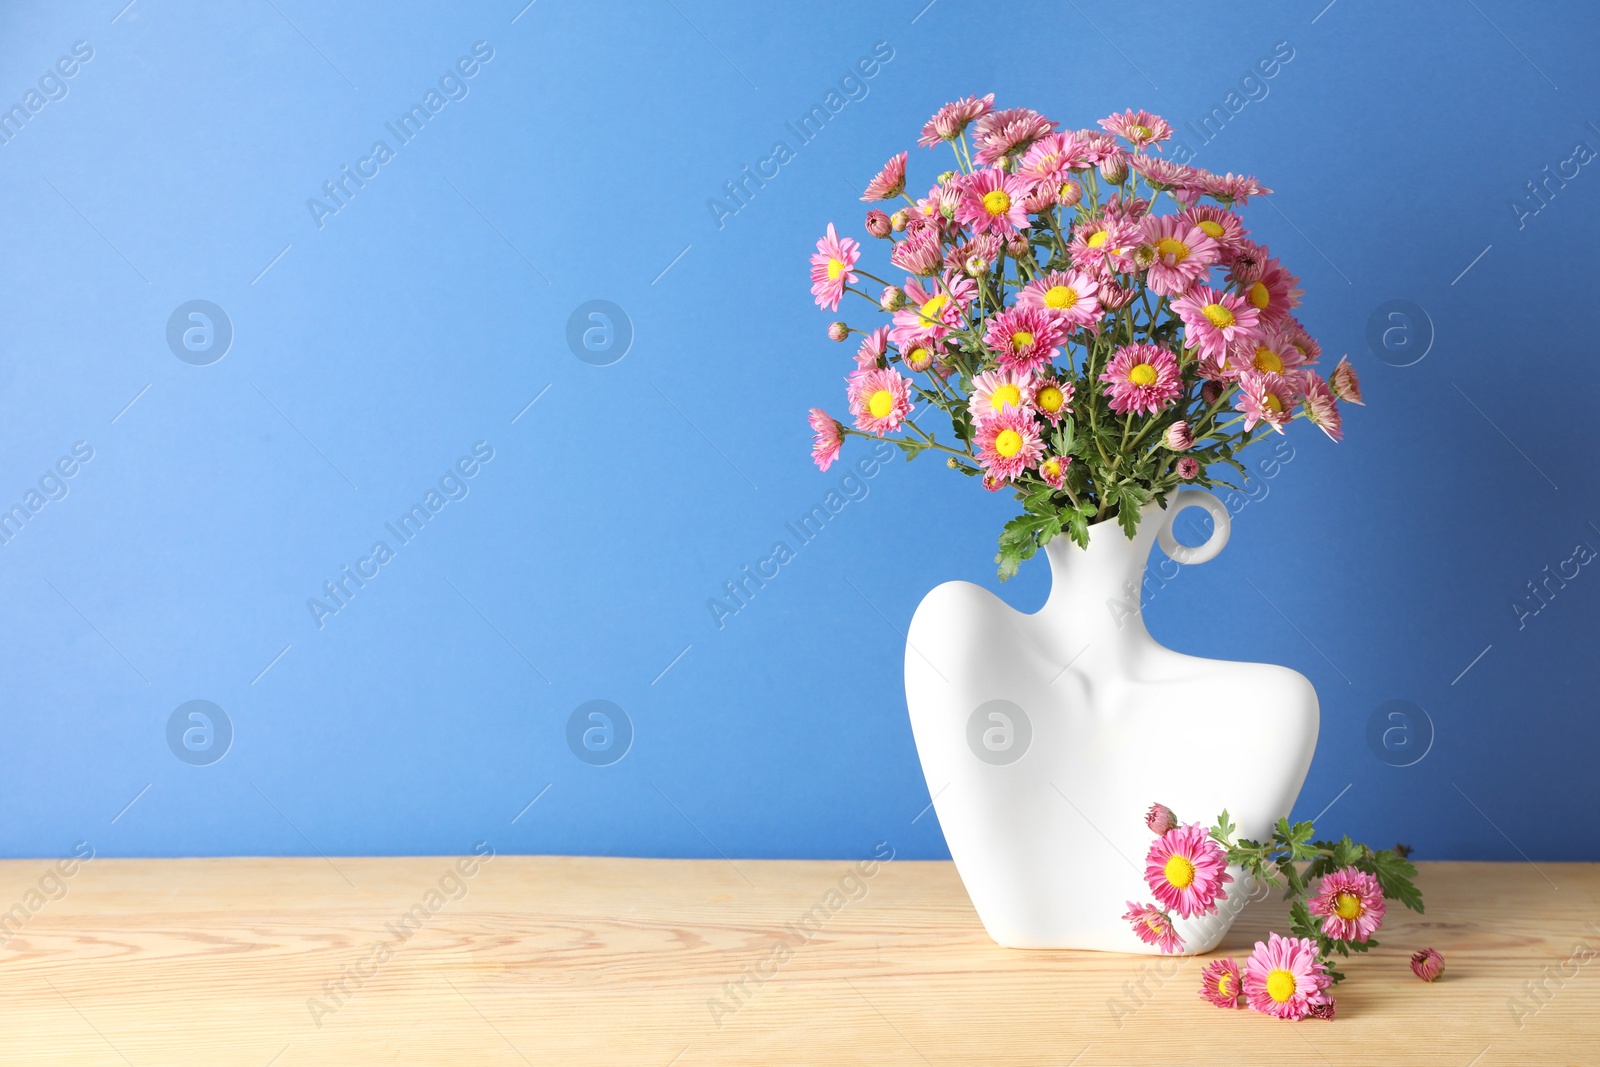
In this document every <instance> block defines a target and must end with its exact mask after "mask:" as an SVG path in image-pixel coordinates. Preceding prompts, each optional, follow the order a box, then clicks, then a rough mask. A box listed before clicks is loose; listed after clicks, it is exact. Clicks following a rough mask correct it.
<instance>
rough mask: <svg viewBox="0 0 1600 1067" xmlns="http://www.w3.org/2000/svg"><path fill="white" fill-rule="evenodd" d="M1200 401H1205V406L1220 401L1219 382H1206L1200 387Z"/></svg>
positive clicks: (1220, 386) (1220, 387) (1220, 385)
mask: <svg viewBox="0 0 1600 1067" xmlns="http://www.w3.org/2000/svg"><path fill="white" fill-rule="evenodd" d="M1200 399H1201V400H1203V401H1205V402H1206V404H1207V406H1209V405H1211V404H1215V403H1216V402H1217V401H1218V400H1221V399H1222V383H1221V382H1206V383H1204V384H1203V385H1201V386H1200Z"/></svg>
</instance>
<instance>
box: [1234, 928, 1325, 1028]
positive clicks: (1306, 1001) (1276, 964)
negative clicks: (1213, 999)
mask: <svg viewBox="0 0 1600 1067" xmlns="http://www.w3.org/2000/svg"><path fill="white" fill-rule="evenodd" d="M1328 984H1329V978H1328V972H1327V971H1326V970H1325V969H1324V967H1323V965H1322V963H1321V962H1319V961H1318V959H1317V943H1316V942H1315V941H1313V940H1311V939H1310V938H1308V937H1280V936H1279V935H1277V934H1268V935H1267V940H1266V941H1257V942H1256V949H1255V951H1254V952H1252V953H1251V954H1250V958H1249V960H1247V961H1246V962H1245V966H1244V995H1245V996H1246V997H1247V998H1249V1001H1250V1006H1251V1007H1252V1008H1254V1009H1255V1010H1256V1011H1259V1012H1264V1013H1265V1014H1267V1015H1276V1016H1277V1017H1278V1018H1280V1019H1304V1018H1305V1017H1306V1016H1307V1015H1308V1014H1309V1013H1310V1010H1311V1006H1312V1004H1313V1002H1315V1001H1319V1000H1321V999H1323V998H1322V996H1321V994H1322V991H1323V990H1324V989H1326V988H1327V987H1328Z"/></svg>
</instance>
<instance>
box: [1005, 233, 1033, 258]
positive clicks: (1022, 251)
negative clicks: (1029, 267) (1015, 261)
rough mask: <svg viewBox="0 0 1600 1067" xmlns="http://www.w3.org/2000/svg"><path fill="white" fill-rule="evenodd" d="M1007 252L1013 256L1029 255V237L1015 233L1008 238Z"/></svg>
mask: <svg viewBox="0 0 1600 1067" xmlns="http://www.w3.org/2000/svg"><path fill="white" fill-rule="evenodd" d="M1006 251H1007V252H1010V253H1011V254H1012V255H1013V256H1016V257H1021V256H1025V255H1027V254H1028V235H1027V234H1025V233H1014V234H1012V235H1011V236H1009V237H1007V238H1006Z"/></svg>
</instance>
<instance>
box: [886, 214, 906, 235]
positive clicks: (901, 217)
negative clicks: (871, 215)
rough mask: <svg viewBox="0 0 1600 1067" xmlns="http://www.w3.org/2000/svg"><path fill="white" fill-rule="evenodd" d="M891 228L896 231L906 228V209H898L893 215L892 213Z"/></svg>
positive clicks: (890, 217) (890, 218)
mask: <svg viewBox="0 0 1600 1067" xmlns="http://www.w3.org/2000/svg"><path fill="white" fill-rule="evenodd" d="M889 228H890V229H891V230H893V231H894V232H895V233H899V232H901V231H902V230H904V229H905V228H906V213H905V212H904V211H896V212H895V213H894V214H893V215H890V216H889Z"/></svg>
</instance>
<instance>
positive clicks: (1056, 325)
mask: <svg viewBox="0 0 1600 1067" xmlns="http://www.w3.org/2000/svg"><path fill="white" fill-rule="evenodd" d="M1065 333H1066V328H1065V327H1064V326H1063V325H1062V324H1061V323H1060V322H1058V321H1057V320H1056V318H1055V316H1053V315H1050V314H1049V313H1047V312H1044V311H1040V310H1039V309H1038V308H1029V307H1012V308H1007V309H1006V310H1005V311H1002V312H1000V314H998V315H995V316H993V317H992V318H990V319H989V325H988V326H987V327H986V328H985V329H984V331H983V340H984V343H985V344H987V345H988V346H989V347H990V348H992V349H994V351H995V358H996V359H997V360H998V361H999V363H1000V365H1001V366H1002V367H1010V368H1012V369H1013V370H1022V371H1031V370H1035V369H1037V368H1039V367H1041V366H1043V365H1044V364H1046V363H1048V362H1050V361H1051V360H1052V359H1054V358H1056V356H1057V355H1059V354H1060V352H1061V341H1062V339H1063V337H1064V335H1065Z"/></svg>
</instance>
